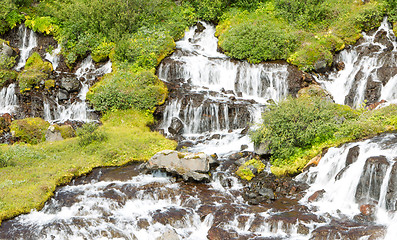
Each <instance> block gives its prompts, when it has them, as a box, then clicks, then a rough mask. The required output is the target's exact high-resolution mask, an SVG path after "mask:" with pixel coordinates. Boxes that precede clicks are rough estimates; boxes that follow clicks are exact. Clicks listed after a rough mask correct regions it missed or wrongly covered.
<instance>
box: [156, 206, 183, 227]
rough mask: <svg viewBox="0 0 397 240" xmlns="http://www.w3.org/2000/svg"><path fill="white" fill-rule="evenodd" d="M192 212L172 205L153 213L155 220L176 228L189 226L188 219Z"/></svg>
mask: <svg viewBox="0 0 397 240" xmlns="http://www.w3.org/2000/svg"><path fill="white" fill-rule="evenodd" d="M189 215H190V213H189V212H188V211H187V210H185V209H182V208H174V207H170V208H167V209H165V210H160V209H159V210H157V211H156V212H154V213H153V215H152V218H153V222H158V223H161V224H163V225H167V224H169V225H170V226H172V227H174V228H183V227H187V226H188V225H187V224H188V223H187V221H186V220H187V219H189V217H188V216H189Z"/></svg>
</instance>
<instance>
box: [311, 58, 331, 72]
mask: <svg viewBox="0 0 397 240" xmlns="http://www.w3.org/2000/svg"><path fill="white" fill-rule="evenodd" d="M329 69H330V67H329V64H328V62H327V60H325V59H319V60H317V61H316V62H315V63H314V71H315V72H317V73H325V72H327V71H329Z"/></svg>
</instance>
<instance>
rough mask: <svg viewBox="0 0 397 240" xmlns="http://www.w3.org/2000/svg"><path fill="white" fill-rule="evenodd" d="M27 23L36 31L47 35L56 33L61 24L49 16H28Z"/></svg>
mask: <svg viewBox="0 0 397 240" xmlns="http://www.w3.org/2000/svg"><path fill="white" fill-rule="evenodd" d="M25 25H26V27H28V28H30V29H32V30H33V31H35V32H40V33H44V34H47V35H56V34H57V33H58V30H59V26H58V25H57V24H56V20H55V19H54V18H52V17H48V16H47V17H35V18H30V17H27V18H26V21H25Z"/></svg>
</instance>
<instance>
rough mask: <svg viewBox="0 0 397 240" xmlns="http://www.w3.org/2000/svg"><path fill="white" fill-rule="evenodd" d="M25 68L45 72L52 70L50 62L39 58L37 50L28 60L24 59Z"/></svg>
mask: <svg viewBox="0 0 397 240" xmlns="http://www.w3.org/2000/svg"><path fill="white" fill-rule="evenodd" d="M25 69H26V70H29V69H31V70H36V71H42V72H45V73H51V72H52V70H53V67H52V64H51V63H50V62H45V61H43V59H41V57H40V54H39V53H37V52H34V53H33V54H32V55H31V56H30V57H29V58H28V60H26V65H25Z"/></svg>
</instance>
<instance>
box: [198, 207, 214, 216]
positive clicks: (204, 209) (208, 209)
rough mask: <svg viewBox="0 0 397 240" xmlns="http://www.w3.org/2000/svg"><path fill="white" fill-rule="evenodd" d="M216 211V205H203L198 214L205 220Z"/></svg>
mask: <svg viewBox="0 0 397 240" xmlns="http://www.w3.org/2000/svg"><path fill="white" fill-rule="evenodd" d="M215 211H216V206H215V205H209V204H205V205H201V206H200V207H199V209H198V210H197V214H198V215H199V216H200V218H201V219H204V218H205V217H206V216H207V215H208V214H211V213H213V212H215Z"/></svg>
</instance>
